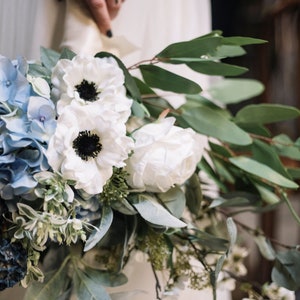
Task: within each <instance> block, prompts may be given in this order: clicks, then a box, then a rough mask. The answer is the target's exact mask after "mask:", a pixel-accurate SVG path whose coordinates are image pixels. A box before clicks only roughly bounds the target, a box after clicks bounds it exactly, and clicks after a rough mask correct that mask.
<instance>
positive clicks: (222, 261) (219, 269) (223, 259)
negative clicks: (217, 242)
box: [215, 254, 226, 280]
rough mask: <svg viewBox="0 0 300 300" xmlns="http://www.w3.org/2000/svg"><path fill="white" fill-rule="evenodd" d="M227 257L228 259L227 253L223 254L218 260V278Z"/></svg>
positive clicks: (216, 272) (216, 270)
mask: <svg viewBox="0 0 300 300" xmlns="http://www.w3.org/2000/svg"><path fill="white" fill-rule="evenodd" d="M225 259H226V254H223V255H221V256H220V257H219V259H218V260H217V264H216V267H215V276H216V280H217V279H218V276H219V274H220V272H221V270H222V267H223V264H224V261H225Z"/></svg>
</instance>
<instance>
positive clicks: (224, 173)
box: [213, 158, 236, 184]
mask: <svg viewBox="0 0 300 300" xmlns="http://www.w3.org/2000/svg"><path fill="white" fill-rule="evenodd" d="M213 163H214V167H215V169H216V172H217V173H218V174H219V176H220V178H221V180H222V181H226V182H228V183H231V184H234V183H235V181H236V178H235V177H234V175H232V174H231V172H230V170H229V168H228V164H226V163H224V162H223V160H221V159H218V158H213Z"/></svg>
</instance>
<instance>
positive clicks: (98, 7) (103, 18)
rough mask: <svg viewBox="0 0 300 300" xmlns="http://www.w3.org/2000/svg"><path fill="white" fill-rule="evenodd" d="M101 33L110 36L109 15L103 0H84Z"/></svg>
mask: <svg viewBox="0 0 300 300" xmlns="http://www.w3.org/2000/svg"><path fill="white" fill-rule="evenodd" d="M85 2H86V3H87V5H88V7H89V9H90V11H91V13H92V15H93V17H94V19H95V22H96V24H97V26H98V27H99V30H100V32H101V33H103V34H105V35H106V36H108V37H112V31H111V22H110V15H109V12H108V8H107V3H106V1H105V0H85Z"/></svg>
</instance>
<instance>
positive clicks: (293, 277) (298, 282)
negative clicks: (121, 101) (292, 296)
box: [272, 249, 300, 291]
mask: <svg viewBox="0 0 300 300" xmlns="http://www.w3.org/2000/svg"><path fill="white" fill-rule="evenodd" d="M272 280H273V281H274V282H275V283H276V284H277V285H278V286H282V287H285V288H286V289H289V290H292V291H295V290H297V289H299V288H300V252H299V251H298V250H294V249H293V250H288V251H284V252H280V253H277V255H276V259H275V265H274V267H273V270H272Z"/></svg>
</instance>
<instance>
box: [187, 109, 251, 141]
mask: <svg viewBox="0 0 300 300" xmlns="http://www.w3.org/2000/svg"><path fill="white" fill-rule="evenodd" d="M182 118H183V119H184V120H185V121H186V122H187V123H188V124H189V125H190V126H191V127H192V128H193V129H194V130H196V131H197V132H199V133H202V134H205V135H208V136H211V137H215V138H217V139H220V140H222V141H225V142H229V143H232V144H236V145H249V144H251V143H252V139H251V137H250V136H249V134H248V133H247V132H245V131H243V130H242V129H241V128H239V127H238V126H237V125H235V124H234V123H233V122H231V121H230V120H229V119H227V118H225V117H224V116H223V115H222V114H220V113H218V112H216V111H214V110H213V109H211V108H209V107H205V106H201V107H195V108H194V109H190V110H186V109H185V107H184V106H183V107H182Z"/></svg>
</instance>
